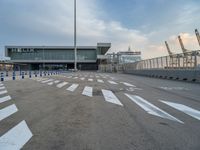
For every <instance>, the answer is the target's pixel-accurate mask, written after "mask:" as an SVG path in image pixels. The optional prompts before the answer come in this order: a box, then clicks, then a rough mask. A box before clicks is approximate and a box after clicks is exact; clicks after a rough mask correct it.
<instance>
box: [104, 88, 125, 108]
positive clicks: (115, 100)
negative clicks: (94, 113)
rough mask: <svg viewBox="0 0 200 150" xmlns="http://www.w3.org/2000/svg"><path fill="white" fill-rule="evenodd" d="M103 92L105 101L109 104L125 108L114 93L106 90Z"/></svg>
mask: <svg viewBox="0 0 200 150" xmlns="http://www.w3.org/2000/svg"><path fill="white" fill-rule="evenodd" d="M101 91H102V93H103V96H104V98H105V100H106V101H107V102H110V103H114V104H117V105H121V106H123V104H122V103H121V102H120V101H119V99H118V98H117V97H116V96H115V95H114V94H113V92H112V91H109V90H104V89H102V90H101Z"/></svg>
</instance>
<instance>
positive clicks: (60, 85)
mask: <svg viewBox="0 0 200 150" xmlns="http://www.w3.org/2000/svg"><path fill="white" fill-rule="evenodd" d="M67 84H68V82H62V83H59V84H57V85H56V86H57V87H58V88H62V87H63V86H65V85H67Z"/></svg>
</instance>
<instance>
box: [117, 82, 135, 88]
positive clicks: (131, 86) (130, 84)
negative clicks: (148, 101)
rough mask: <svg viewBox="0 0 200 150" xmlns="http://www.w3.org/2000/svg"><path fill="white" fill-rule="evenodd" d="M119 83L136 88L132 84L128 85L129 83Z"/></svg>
mask: <svg viewBox="0 0 200 150" xmlns="http://www.w3.org/2000/svg"><path fill="white" fill-rule="evenodd" d="M120 83H122V84H124V85H126V86H130V87H136V86H135V85H133V84H130V83H127V82H120Z"/></svg>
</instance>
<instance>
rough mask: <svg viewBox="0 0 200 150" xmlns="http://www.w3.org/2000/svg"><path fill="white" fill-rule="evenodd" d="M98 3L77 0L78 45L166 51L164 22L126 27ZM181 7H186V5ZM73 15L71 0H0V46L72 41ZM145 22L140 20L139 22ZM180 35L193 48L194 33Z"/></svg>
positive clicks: (174, 45) (155, 53) (148, 54)
mask: <svg viewBox="0 0 200 150" xmlns="http://www.w3.org/2000/svg"><path fill="white" fill-rule="evenodd" d="M98 4H99V0H84V1H83V0H77V43H78V45H96V43H97V42H111V43H112V48H111V50H110V52H116V51H125V50H127V49H128V47H129V46H131V48H132V50H139V51H142V54H143V58H152V57H157V56H162V55H167V51H166V49H165V45H164V43H163V42H162V41H163V39H162V38H165V39H167V37H168V36H165V37H164V36H163V35H166V33H168V28H166V26H163V28H162V29H160V28H159V30H158V31H155V30H154V31H152V30H150V29H148V30H149V32H147V33H144V31H140V30H139V29H135V28H134V27H133V28H127V27H126V26H125V25H124V24H123V22H120V21H116V20H114V19H112V18H113V17H112V16H107V14H106V12H105V11H104V9H103V8H102V7H99V5H98ZM184 9H185V10H187V8H186V7H184ZM196 11H197V8H196V7H195V10H193V11H191V10H190V12H189V11H188V12H185V14H186V15H187V16H186V17H184V16H183V18H181V15H180V17H179V18H178V21H177V22H178V23H182V22H183V21H184V20H186V19H187V18H189V17H190V16H191V15H192V14H193V13H195V12H196ZM73 15H74V10H73V0H50V1H49V0H43V1H40V0H29V1H27V0H18V1H16V0H1V2H0V19H1V24H0V33H1V34H0V47H2V46H4V45H73V33H74V24H73V23H74V16H73ZM116 15H117V14H116ZM105 18H106V19H105ZM107 18H109V19H107ZM158 20H159V19H158ZM190 21H191V20H190ZM175 22H176V21H175ZM149 23H150V22H147V24H149ZM156 23H157V22H156ZM145 25H146V24H145V23H144V24H143V25H141V26H145ZM162 25H163V24H162ZM168 25H169V24H168ZM173 25H174V24H173ZM148 26H149V25H148ZM148 26H147V27H146V28H148ZM170 27H171V26H170ZM164 28H165V30H164ZM161 30H162V31H161ZM174 30H175V29H174ZM181 36H183V41H184V43H185V47H187V48H191V49H193V48H194V46H193V44H194V41H195V37H194V36H195V35H192V34H189V33H182V34H181ZM160 37H162V38H160ZM168 40H169V44H170V47H171V48H172V50H173V51H175V52H178V51H177V50H178V49H179V50H180V46H179V45H178V43H177V39H176V36H174V35H172V36H171V35H169V38H168ZM191 43H192V44H191ZM195 45H196V44H195ZM2 48H3V47H2Z"/></svg>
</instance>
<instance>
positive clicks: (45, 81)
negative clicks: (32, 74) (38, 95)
mask: <svg viewBox="0 0 200 150" xmlns="http://www.w3.org/2000/svg"><path fill="white" fill-rule="evenodd" d="M51 81H53V79H49V80H44V81H42V82H41V83H47V82H51Z"/></svg>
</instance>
